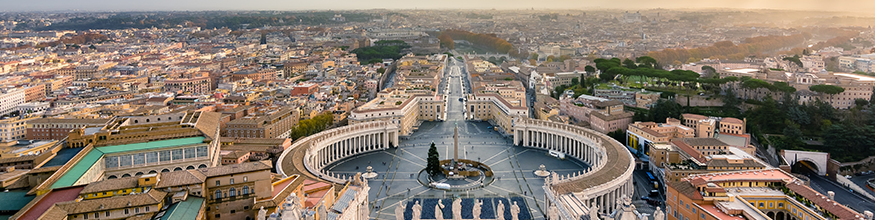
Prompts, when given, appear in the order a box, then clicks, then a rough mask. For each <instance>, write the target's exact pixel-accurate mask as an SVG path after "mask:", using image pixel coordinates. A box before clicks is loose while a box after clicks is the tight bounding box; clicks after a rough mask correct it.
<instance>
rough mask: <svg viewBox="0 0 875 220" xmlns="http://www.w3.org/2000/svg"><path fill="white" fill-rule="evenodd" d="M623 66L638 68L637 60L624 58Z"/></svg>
mask: <svg viewBox="0 0 875 220" xmlns="http://www.w3.org/2000/svg"><path fill="white" fill-rule="evenodd" d="M623 67H626V68H629V69H636V68H638V65H637V64H635V61H632V60H630V59H629V58H626V60H623Z"/></svg>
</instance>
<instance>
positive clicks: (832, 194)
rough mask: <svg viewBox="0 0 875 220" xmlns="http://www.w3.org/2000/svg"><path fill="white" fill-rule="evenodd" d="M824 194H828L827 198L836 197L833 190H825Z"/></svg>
mask: <svg viewBox="0 0 875 220" xmlns="http://www.w3.org/2000/svg"><path fill="white" fill-rule="evenodd" d="M826 194H828V195H829V200H835V199H836V198H835V197H836V193H835V192H833V191H826Z"/></svg>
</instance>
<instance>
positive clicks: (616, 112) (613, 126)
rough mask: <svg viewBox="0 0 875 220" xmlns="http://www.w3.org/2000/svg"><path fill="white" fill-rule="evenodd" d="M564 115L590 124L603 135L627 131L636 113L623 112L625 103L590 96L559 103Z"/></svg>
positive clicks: (565, 99)
mask: <svg viewBox="0 0 875 220" xmlns="http://www.w3.org/2000/svg"><path fill="white" fill-rule="evenodd" d="M559 103H560V104H559V106H560V109H561V112H562V114H564V115H568V116H569V117H571V118H573V119H574V120H575V121H578V122H585V123H588V124H589V126H590V128H592V129H593V130H596V131H598V132H601V133H608V132H612V131H616V130H617V129H619V130H623V131H625V130H626V129H627V128H628V126H629V124H630V123H632V116H634V113H632V112H628V111H624V110H623V102H620V101H616V100H608V99H604V98H599V97H595V96H589V95H580V96H578V97H577V99H572V98H570V97H568V98H564V97H563V99H562V100H561V101H559Z"/></svg>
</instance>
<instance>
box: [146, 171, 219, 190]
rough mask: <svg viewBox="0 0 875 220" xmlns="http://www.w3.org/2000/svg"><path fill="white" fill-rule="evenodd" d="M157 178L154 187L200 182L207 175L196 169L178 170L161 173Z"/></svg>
mask: <svg viewBox="0 0 875 220" xmlns="http://www.w3.org/2000/svg"><path fill="white" fill-rule="evenodd" d="M158 179H159V181H158V184H156V185H155V188H165V187H175V186H187V185H192V184H201V183H203V182H204V181H206V180H207V176H205V175H204V174H203V173H201V172H200V171H197V170H180V171H173V172H166V173H161V176H159V177H158Z"/></svg>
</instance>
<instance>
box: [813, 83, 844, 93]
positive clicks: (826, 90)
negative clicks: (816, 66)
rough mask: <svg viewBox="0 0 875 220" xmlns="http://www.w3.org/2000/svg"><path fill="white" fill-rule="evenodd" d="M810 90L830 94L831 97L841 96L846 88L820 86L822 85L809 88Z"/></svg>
mask: <svg viewBox="0 0 875 220" xmlns="http://www.w3.org/2000/svg"><path fill="white" fill-rule="evenodd" d="M808 90H811V91H814V92H820V93H825V94H830V95H835V94H839V93H842V92H844V91H845V88H842V87H841V86H835V85H826V84H820V85H812V86H809V87H808Z"/></svg>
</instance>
